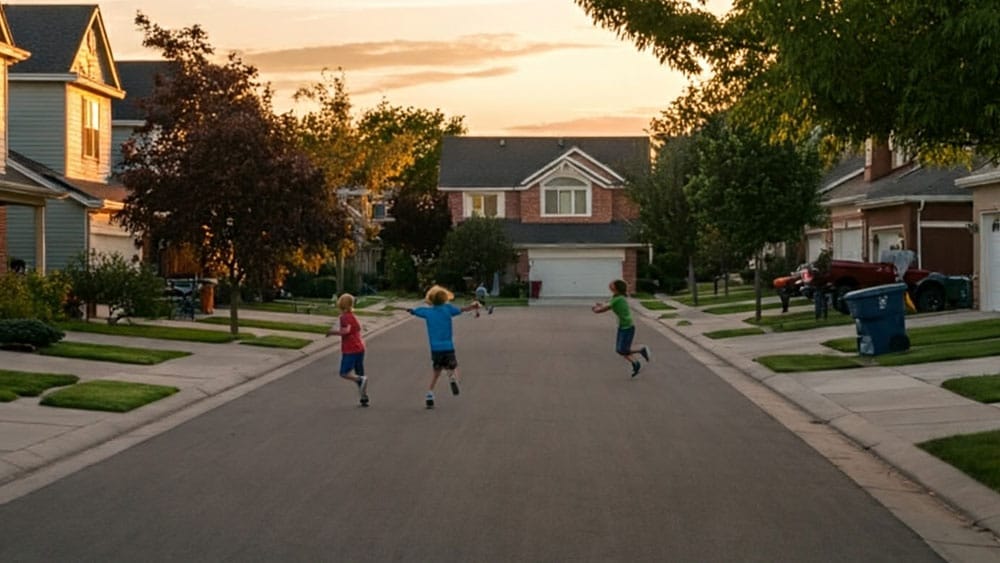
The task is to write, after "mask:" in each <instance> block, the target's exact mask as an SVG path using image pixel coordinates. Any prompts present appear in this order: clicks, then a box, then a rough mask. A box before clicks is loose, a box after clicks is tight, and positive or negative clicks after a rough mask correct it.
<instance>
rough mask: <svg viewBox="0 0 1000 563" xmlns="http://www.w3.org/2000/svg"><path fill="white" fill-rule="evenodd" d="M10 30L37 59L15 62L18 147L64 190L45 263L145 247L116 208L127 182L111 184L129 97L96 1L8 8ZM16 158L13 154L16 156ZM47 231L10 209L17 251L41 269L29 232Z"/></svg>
mask: <svg viewBox="0 0 1000 563" xmlns="http://www.w3.org/2000/svg"><path fill="white" fill-rule="evenodd" d="M6 12H7V17H8V20H9V22H10V26H11V30H12V31H13V33H14V35H15V36H16V37H18V38H19V39H18V41H19V44H21V45H23V46H24V48H26V49H27V50H29V51H31V52H32V57H31V58H30V59H28V60H27V61H25V62H24V63H21V64H19V65H17V66H15V67H14V68H12V69H11V72H10V74H9V82H10V100H9V107H10V135H9V138H10V148H11V149H12V151H16V154H17V155H19V156H20V157H23V159H24V161H25V162H24V164H25V166H27V167H29V168H30V169H31V170H32V171H33V172H34V173H36V174H38V175H41V176H44V177H45V179H46V181H47V182H48V183H50V185H54V186H56V187H57V189H62V191H63V193H64V194H65V195H66V197H65V198H63V199H61V200H58V201H53V202H51V203H50V204H49V205H48V206H46V210H45V224H44V231H43V232H44V235H45V255H46V256H47V263H46V264H45V266H44V267H45V268H47V269H49V270H52V269H61V268H63V267H65V266H66V264H67V263H68V262H69V261H71V260H72V259H73V258H74V257H75V256H77V255H78V254H80V253H81V252H84V251H90V250H96V251H104V252H120V253H122V254H124V255H125V256H135V255H137V254H138V253H139V251H138V249H137V248H136V245H135V240H134V239H133V237H131V236H130V235H129V233H127V232H125V231H124V230H123V229H121V228H120V227H119V226H117V225H115V224H114V223H113V222H112V220H111V218H112V215H113V214H114V213H115V212H116V211H118V210H120V209H121V208H122V201H123V200H124V197H125V190H124V187H123V186H121V185H117V184H114V183H109V178H110V176H111V172H112V162H111V142H112V140H111V101H112V100H113V99H122V98H124V97H125V91H124V90H122V88H121V84H120V82H119V79H118V73H117V70H116V68H115V62H114V58H113V55H112V51H111V46H110V44H109V42H108V38H107V35H106V33H105V28H104V23H103V20H102V18H101V12H100V9H99V8H98V7H97V6H96V5H15V6H7V7H6ZM17 158H18V157H17V156H15V159H17ZM39 230H41V228H40V227H39V225H38V222H37V220H36V218H35V216H34V214H33V213H31V212H30V210H29V209H26V208H23V207H18V206H12V207H10V208H9V209H8V213H7V241H8V249H9V252H10V253H11V254H15V253H16V255H17V256H18V257H19V258H22V259H23V260H25V261H26V262H28V264H29V267H35V268H38V267H40V266H42V263H41V260H40V257H39V255H38V252H37V251H36V249H35V248H34V245H33V243H32V238H31V235H32V234H33V233H35V232H36V231H39Z"/></svg>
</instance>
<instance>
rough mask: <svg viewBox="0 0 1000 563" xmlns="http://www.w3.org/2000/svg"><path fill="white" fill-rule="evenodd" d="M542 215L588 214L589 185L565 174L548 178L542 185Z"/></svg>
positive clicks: (582, 215) (580, 215)
mask: <svg viewBox="0 0 1000 563" xmlns="http://www.w3.org/2000/svg"><path fill="white" fill-rule="evenodd" d="M542 202H543V208H542V216H564V217H565V216H575V217H586V216H589V215H590V186H589V185H588V184H587V183H586V182H584V181H582V180H578V179H576V178H570V177H566V176H562V177H557V178H553V179H551V180H549V181H548V182H546V183H545V184H544V185H543V186H542Z"/></svg>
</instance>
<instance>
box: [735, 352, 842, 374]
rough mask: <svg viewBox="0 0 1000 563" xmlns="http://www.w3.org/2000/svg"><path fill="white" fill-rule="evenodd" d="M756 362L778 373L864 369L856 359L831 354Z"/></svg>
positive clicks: (763, 358)
mask: <svg viewBox="0 0 1000 563" xmlns="http://www.w3.org/2000/svg"><path fill="white" fill-rule="evenodd" d="M754 361H755V362H757V363H759V364H761V365H763V366H766V367H767V368H768V369H770V370H771V371H774V372H778V373H792V372H797V371H826V370H832V369H854V368H859V367H862V365H861V363H860V362H859V361H858V360H857V359H855V358H850V357H846V356H834V355H831V354H776V355H773V356H760V357H758V358H754Z"/></svg>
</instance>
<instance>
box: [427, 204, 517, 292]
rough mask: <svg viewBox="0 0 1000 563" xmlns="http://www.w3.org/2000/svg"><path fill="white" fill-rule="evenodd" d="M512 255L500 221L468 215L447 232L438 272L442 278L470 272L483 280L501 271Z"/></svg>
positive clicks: (511, 249) (452, 281)
mask: <svg viewBox="0 0 1000 563" xmlns="http://www.w3.org/2000/svg"><path fill="white" fill-rule="evenodd" d="M514 257H515V252H514V247H513V246H512V245H511V243H510V241H509V239H508V238H507V236H506V235H505V234H504V232H503V223H502V222H501V221H500V220H499V219H493V218H489V217H470V218H469V219H467V220H465V221H463V222H462V223H461V224H460V225H458V227H456V228H455V229H454V230H453V231H451V232H450V233H448V236H447V237H446V238H445V240H444V245H443V246H442V247H441V255H440V257H439V260H438V272H439V276H440V277H441V278H442V279H445V278H451V279H448V280H447V281H448V282H450V283H454V282H457V279H455V278H458V277H464V276H471V277H472V278H473V280H474V281H476V282H480V281H484V280H486V279H487V278H489V277H492V276H493V273H494V272H502V271H503V270H504V269H505V268H506V267H507V266H508V265H509V264H510V263H511V262H512V261H513V260H514Z"/></svg>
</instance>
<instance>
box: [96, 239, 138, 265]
mask: <svg viewBox="0 0 1000 563" xmlns="http://www.w3.org/2000/svg"><path fill="white" fill-rule="evenodd" d="M90 248H92V249H93V250H96V251H97V252H104V253H107V254H112V253H115V252H117V253H118V254H121V255H122V256H124V257H125V259H126V260H131V259H132V257H133V256H141V255H142V252H141V251H140V250H139V249H137V248H136V247H135V243H134V242H133V239H132V238H131V237H123V236H114V235H97V234H92V235H90Z"/></svg>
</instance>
